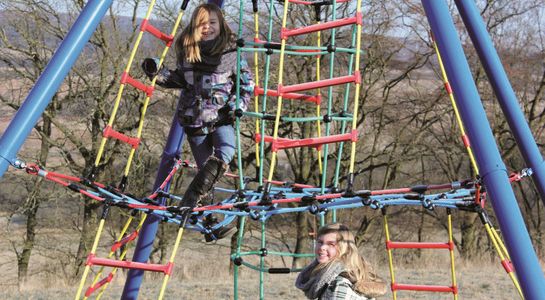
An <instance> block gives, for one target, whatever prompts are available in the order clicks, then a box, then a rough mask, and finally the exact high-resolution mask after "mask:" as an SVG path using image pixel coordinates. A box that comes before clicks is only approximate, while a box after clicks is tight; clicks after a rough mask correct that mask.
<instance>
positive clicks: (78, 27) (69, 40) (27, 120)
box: [0, 0, 112, 179]
mask: <svg viewBox="0 0 545 300" xmlns="http://www.w3.org/2000/svg"><path fill="white" fill-rule="evenodd" d="M111 4H112V0H104V1H98V0H96V1H89V2H88V3H87V5H85V7H84V8H83V10H82V11H81V14H80V15H79V17H78V18H77V20H76V22H75V23H74V25H73V26H72V28H71V29H70V31H69V32H68V34H67V35H66V37H65V39H64V40H63V42H62V43H61V44H60V46H59V48H58V49H57V51H55V54H54V55H53V57H52V58H51V60H50V61H49V63H48V64H47V67H46V68H45V70H44V72H43V73H42V75H40V78H38V80H37V81H36V84H35V85H34V87H33V88H32V90H31V91H30V93H29V94H28V96H27V97H26V99H25V101H24V102H23V104H22V105H21V107H20V108H19V110H18V111H17V113H16V114H15V116H14V117H13V119H12V120H11V122H10V124H9V125H8V127H7V128H6V131H5V132H4V134H3V135H2V138H0V179H1V178H2V176H3V175H4V173H5V172H6V171H7V169H8V167H9V165H10V164H12V163H14V161H15V159H16V156H17V152H19V149H21V146H22V145H23V143H24V142H25V140H26V139H27V137H28V135H29V134H30V132H31V131H32V128H33V127H34V125H35V124H36V122H38V119H39V118H40V116H41V115H42V113H43V112H44V110H45V108H46V107H47V105H48V104H49V102H51V99H52V98H53V95H54V94H55V93H56V92H57V90H58V89H59V86H60V85H61V83H62V82H63V80H64V78H65V77H66V75H67V74H68V72H69V71H70V69H71V68H72V66H73V65H74V62H75V61H76V59H77V58H78V56H79V54H80V53H81V51H82V49H83V47H84V46H85V44H86V43H87V41H89V38H91V35H92V34H93V32H94V31H95V30H96V28H97V26H98V24H99V23H100V20H101V19H102V17H103V16H104V14H105V13H106V11H107V10H108V8H109V7H110V5H111Z"/></svg>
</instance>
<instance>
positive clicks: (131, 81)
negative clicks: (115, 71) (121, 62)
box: [121, 72, 155, 97]
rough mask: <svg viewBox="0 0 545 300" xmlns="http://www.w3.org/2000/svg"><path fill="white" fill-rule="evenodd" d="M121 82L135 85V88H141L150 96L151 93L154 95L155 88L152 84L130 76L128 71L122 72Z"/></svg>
mask: <svg viewBox="0 0 545 300" xmlns="http://www.w3.org/2000/svg"><path fill="white" fill-rule="evenodd" d="M121 83H122V84H129V85H132V86H134V87H135V88H137V89H139V90H141V91H142V92H144V93H146V95H147V96H148V97H151V95H153V90H155V88H154V87H152V86H150V85H145V84H143V83H142V82H140V81H138V80H136V79H134V78H132V77H131V76H129V74H128V73H127V72H123V74H121Z"/></svg>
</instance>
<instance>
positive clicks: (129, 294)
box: [121, 116, 184, 300]
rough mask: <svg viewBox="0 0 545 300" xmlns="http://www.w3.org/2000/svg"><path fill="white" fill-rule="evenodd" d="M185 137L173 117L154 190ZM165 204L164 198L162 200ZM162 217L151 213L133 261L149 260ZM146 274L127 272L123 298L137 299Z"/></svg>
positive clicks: (170, 168) (141, 271) (137, 244)
mask: <svg viewBox="0 0 545 300" xmlns="http://www.w3.org/2000/svg"><path fill="white" fill-rule="evenodd" d="M183 139H184V131H183V128H182V127H181V126H180V125H179V124H178V121H177V118H176V116H174V118H173V119H172V124H171V126H170V132H169V134H168V139H167V144H166V145H165V148H164V150H163V155H162V157H161V163H160V165H159V170H158V171H157V176H156V178H155V183H154V185H153V190H156V189H157V188H159V186H161V184H162V183H163V181H164V180H165V178H166V177H167V175H168V174H169V172H170V170H172V166H173V165H174V163H175V161H176V159H175V158H176V156H178V155H179V154H180V148H181V145H182V141H183ZM169 188H170V184H168V185H167V186H166V190H168V189H169ZM161 201H162V204H164V202H165V201H164V199H162V200H161ZM160 221H161V220H160V218H159V217H157V216H153V215H149V216H148V217H147V218H146V221H145V222H144V225H142V230H141V231H140V234H139V236H138V241H137V242H136V248H135V249H134V257H133V259H132V261H134V262H142V263H145V262H147V261H148V259H149V256H150V254H151V250H152V249H153V241H154V240H155V236H156V235H157V229H158V227H159V222H160ZM143 276H144V271H143V270H137V269H131V270H129V272H128V273H127V280H126V281H125V287H124V288H123V294H122V296H121V299H124V300H127V299H137V298H138V292H139V290H140V285H141V284H142V279H143V278H142V277H143Z"/></svg>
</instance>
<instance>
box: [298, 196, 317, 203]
mask: <svg viewBox="0 0 545 300" xmlns="http://www.w3.org/2000/svg"><path fill="white" fill-rule="evenodd" d="M314 202H316V195H310V196H308V195H307V196H303V197H301V204H300V206H306V205H310V204H313V203H314Z"/></svg>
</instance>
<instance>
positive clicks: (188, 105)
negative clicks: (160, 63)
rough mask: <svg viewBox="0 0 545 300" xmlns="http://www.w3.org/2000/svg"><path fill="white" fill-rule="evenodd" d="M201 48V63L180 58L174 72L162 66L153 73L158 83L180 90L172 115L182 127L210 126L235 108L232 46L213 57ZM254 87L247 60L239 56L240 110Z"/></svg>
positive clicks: (235, 61) (233, 54) (235, 71)
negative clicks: (173, 114)
mask: <svg viewBox="0 0 545 300" xmlns="http://www.w3.org/2000/svg"><path fill="white" fill-rule="evenodd" d="M210 42H212V41H210ZM203 46H206V45H203ZM203 48H204V47H201V52H203V54H204V55H202V62H200V63H195V64H192V63H188V62H187V61H185V59H184V60H183V61H181V62H178V68H177V69H176V70H175V71H171V70H168V69H166V68H162V69H161V70H160V71H159V74H158V75H157V80H156V83H157V84H158V85H159V86H162V87H166V88H180V89H181V92H180V97H179V101H178V107H177V112H176V114H177V118H178V122H179V123H180V125H182V126H183V127H192V128H198V127H210V128H212V127H213V126H214V125H215V124H216V123H217V122H221V121H222V120H223V119H225V118H228V116H227V114H228V113H229V111H233V110H234V109H235V101H236V85H235V82H236V77H237V51H236V50H234V49H236V48H234V47H233V48H232V49H231V50H227V51H225V52H224V53H222V54H220V55H219V56H216V57H213V56H208V55H206V52H205V51H203V50H205V49H203ZM254 86H255V84H254V81H253V78H252V74H251V72H250V68H249V66H248V62H247V61H246V59H245V58H244V57H243V56H242V55H241V59H240V99H239V108H240V109H241V110H242V111H246V110H247V109H248V105H249V103H250V100H251V97H252V95H253V93H254Z"/></svg>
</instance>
